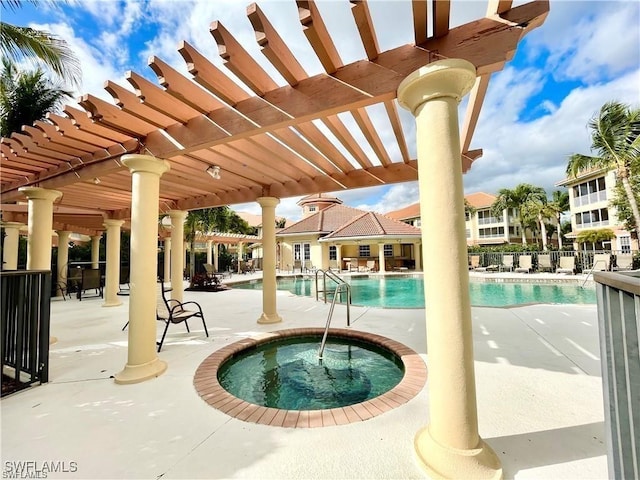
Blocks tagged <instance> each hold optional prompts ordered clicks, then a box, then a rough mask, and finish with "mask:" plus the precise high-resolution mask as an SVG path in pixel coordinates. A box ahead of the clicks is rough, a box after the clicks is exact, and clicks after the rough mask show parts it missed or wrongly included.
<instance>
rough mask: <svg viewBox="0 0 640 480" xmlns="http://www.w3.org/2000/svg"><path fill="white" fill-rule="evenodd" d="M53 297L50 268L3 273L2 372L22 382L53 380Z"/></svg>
mask: <svg viewBox="0 0 640 480" xmlns="http://www.w3.org/2000/svg"><path fill="white" fill-rule="evenodd" d="M50 300H51V272H50V271H48V270H17V271H11V272H0V338H1V340H2V344H1V345H0V347H1V348H2V351H1V352H0V358H1V362H2V373H3V375H8V376H10V377H14V379H15V381H16V383H18V384H32V383H35V382H41V383H45V382H48V381H49V322H50V312H51V308H50ZM14 375H15V376H14Z"/></svg>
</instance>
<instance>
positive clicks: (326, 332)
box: [316, 269, 351, 360]
mask: <svg viewBox="0 0 640 480" xmlns="http://www.w3.org/2000/svg"><path fill="white" fill-rule="evenodd" d="M319 273H322V283H323V290H322V292H323V293H324V303H327V286H326V285H327V277H328V278H329V279H330V280H333V281H334V282H336V283H337V286H336V289H335V290H334V292H333V299H332V300H331V306H330V307H329V314H328V315H327V325H326V326H325V328H324V334H323V335H322V342H320V348H319V349H318V358H319V359H320V360H322V355H323V353H324V346H325V344H326V342H327V336H328V335H329V327H330V326H331V319H332V318H333V310H334V309H335V306H336V299H337V298H338V295H340V294H341V293H342V291H343V290H344V291H346V292H347V304H346V305H347V327H350V326H351V311H350V309H349V305H350V304H351V285H349V284H348V283H347V282H345V281H344V280H343V279H342V278H340V277H339V276H338V275H336V274H335V273H333V272H332V271H331V270H326V271H325V270H320V269H318V270H316V300H318V292H319V291H320V290H319V288H318V274H319Z"/></svg>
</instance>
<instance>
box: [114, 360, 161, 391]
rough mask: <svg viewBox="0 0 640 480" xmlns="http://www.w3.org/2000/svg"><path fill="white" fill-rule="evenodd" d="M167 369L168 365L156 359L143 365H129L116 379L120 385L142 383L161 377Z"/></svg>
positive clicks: (116, 375) (117, 374)
mask: <svg viewBox="0 0 640 480" xmlns="http://www.w3.org/2000/svg"><path fill="white" fill-rule="evenodd" d="M166 369H167V363H166V362H164V361H162V360H160V359H159V358H158V357H156V358H154V359H153V360H151V361H150V362H147V363H143V364H141V365H129V364H128V363H127V364H126V365H125V366H124V369H123V370H122V371H121V372H118V373H116V374H115V376H114V379H115V382H116V383H117V384H120V385H128V384H131V383H140V382H144V381H145V380H149V379H150V378H155V377H159V376H160V375H162V374H163V373H164V372H165V370H166Z"/></svg>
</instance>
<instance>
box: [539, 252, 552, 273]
mask: <svg viewBox="0 0 640 480" xmlns="http://www.w3.org/2000/svg"><path fill="white" fill-rule="evenodd" d="M545 270H549V271H550V272H552V271H553V267H552V266H551V255H549V254H548V253H543V254H540V255H538V271H539V272H543V271H545Z"/></svg>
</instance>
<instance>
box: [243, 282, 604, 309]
mask: <svg viewBox="0 0 640 480" xmlns="http://www.w3.org/2000/svg"><path fill="white" fill-rule="evenodd" d="M344 280H345V281H346V282H348V283H349V284H350V285H351V303H352V304H353V305H362V306H367V307H385V308H424V286H423V285H424V284H423V278H422V277H412V276H396V275H394V276H372V277H367V276H362V277H360V276H357V277H344ZM329 285H330V283H329V282H327V286H329ZM234 288H247V289H257V290H262V282H261V281H256V282H251V283H243V284H236V285H234ZM277 288H278V290H286V291H289V292H291V293H294V294H296V295H305V296H315V294H316V293H315V292H316V291H315V279H314V278H310V277H282V278H278V287H277ZM469 292H470V294H471V305H473V306H477V307H508V306H514V305H524V304H529V303H564V304H583V303H584V304H595V303H596V292H595V289H593V288H581V287H580V286H579V285H577V284H562V283H556V284H541V283H506V282H505V283H503V282H473V281H472V282H470V284H469Z"/></svg>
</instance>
